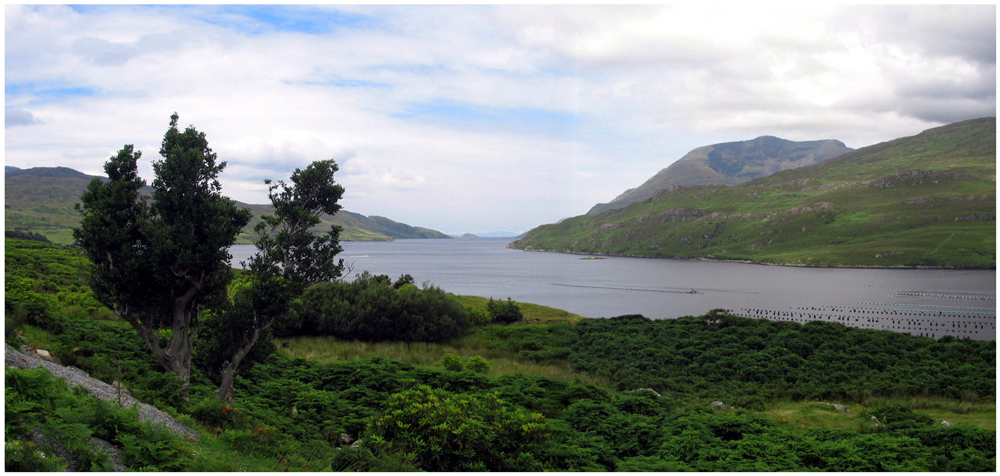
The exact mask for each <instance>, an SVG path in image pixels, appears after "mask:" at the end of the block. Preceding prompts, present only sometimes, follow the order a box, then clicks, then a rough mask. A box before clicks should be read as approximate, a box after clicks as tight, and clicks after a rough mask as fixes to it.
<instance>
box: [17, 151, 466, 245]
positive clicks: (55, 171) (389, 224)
mask: <svg viewBox="0 0 1000 476" xmlns="http://www.w3.org/2000/svg"><path fill="white" fill-rule="evenodd" d="M4 172H5V173H4V176H5V177H4V178H5V184H6V185H5V190H4V229H5V230H21V231H30V232H36V233H39V234H42V235H44V236H45V237H46V238H48V239H49V240H52V241H53V242H55V243H62V244H69V243H72V242H73V236H72V230H71V228H73V227H75V226H77V225H78V224H79V223H80V215H79V214H78V213H77V212H76V210H74V209H73V205H74V204H76V203H78V202H79V201H80V196H81V195H83V192H84V190H86V188H87V185H88V184H89V183H90V181H91V180H92V179H93V178H94V176H91V175H87V174H84V173H82V172H78V171H76V170H73V169H70V168H67V167H33V168H30V169H19V168H17V167H11V166H5V168H4ZM143 192H144V193H147V194H148V193H151V192H152V188H150V187H145V188H144V189H143ZM237 204H238V205H239V206H240V207H244V208H249V209H250V210H251V211H252V212H253V214H254V218H253V219H252V220H251V221H250V224H249V225H247V227H246V228H244V229H243V231H242V232H241V233H240V236H239V239H238V242H239V243H250V242H252V241H253V234H252V232H253V227H254V225H256V224H257V222H259V221H260V218H259V217H260V216H261V215H267V214H269V213H271V212H272V210H273V209H272V208H271V205H253V204H246V203H241V202H237ZM320 219H321V220H322V221H321V223H320V224H319V225H318V226H317V227H316V228H314V230H316V231H327V230H329V229H330V226H331V225H332V224H334V223H336V224H339V225H340V226H342V227H343V228H344V229H343V231H342V232H341V233H340V238H341V239H342V240H344V241H390V240H394V239H403V238H450V237H449V236H448V235H445V234H444V233H441V232H439V231H436V230H431V229H427V228H421V227H413V226H410V225H407V224H404V223H399V222H395V221H392V220H390V219H388V218H385V217H379V216H371V217H366V216H364V215H361V214H358V213H353V212H349V211H347V210H341V211H340V212H338V213H337V214H336V215H334V216H332V217H331V216H329V215H322V216H321V217H320Z"/></svg>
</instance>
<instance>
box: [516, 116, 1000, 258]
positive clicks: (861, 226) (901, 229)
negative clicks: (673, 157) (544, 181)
mask: <svg viewBox="0 0 1000 476" xmlns="http://www.w3.org/2000/svg"><path fill="white" fill-rule="evenodd" d="M995 210H996V118H993V117H989V118H981V119H974V120H970V121H964V122H959V123H955V124H951V125H948V126H943V127H939V128H935V129H930V130H927V131H924V132H922V133H920V134H918V135H916V136H912V137H906V138H901V139H896V140H893V141H889V142H885V143H881V144H876V145H873V146H870V147H865V148H862V149H858V150H856V151H853V152H849V153H846V154H843V155H841V156H838V157H836V158H832V159H829V160H826V161H825V162H822V163H820V164H816V165H812V166H808V167H802V168H798V169H794V170H786V171H782V172H778V173H775V174H773V175H769V176H766V177H763V178H759V179H756V180H753V181H750V182H746V183H743V184H739V185H735V186H726V185H702V186H672V187H669V188H667V189H660V190H658V191H656V192H655V193H654V194H653V195H652V196H651V197H650V198H648V199H646V200H643V201H641V202H636V203H633V204H631V205H629V206H627V207H625V208H622V209H618V210H608V211H605V212H602V213H600V214H598V215H583V216H578V217H574V218H570V219H566V220H563V221H562V222H560V223H557V224H552V225H544V226H540V227H538V228H535V229H533V230H531V231H529V232H528V233H527V234H526V235H525V237H524V238H523V239H521V240H518V241H516V242H514V243H512V244H511V246H512V247H514V248H520V249H525V250H539V251H560V252H569V253H591V254H611V255H628V256H648V257H672V258H708V259H724V260H740V261H750V262H757V263H776V264H793V265H812V266H911V267H912V266H948V267H981V268H995V267H996V224H995V213H996V212H995Z"/></svg>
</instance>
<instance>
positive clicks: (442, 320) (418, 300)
mask: <svg viewBox="0 0 1000 476" xmlns="http://www.w3.org/2000/svg"><path fill="white" fill-rule="evenodd" d="M404 278H405V275H404V277H402V278H400V280H399V281H397V282H396V283H397V284H399V285H400V286H399V289H396V288H395V287H394V285H393V284H392V283H391V282H390V281H389V279H388V278H387V277H385V276H372V275H371V274H369V273H367V272H365V273H362V274H361V275H360V276H358V278H357V279H355V280H354V282H351V283H338V282H332V283H323V284H318V285H315V286H312V287H310V288H309V289H307V290H306V292H305V293H304V294H303V295H302V299H301V304H296V306H295V308H296V309H295V313H296V315H297V317H296V318H297V319H300V320H301V329H302V332H304V333H306V334H313V335H331V336H335V337H337V338H340V339H357V340H363V341H368V342H378V341H405V342H443V341H446V340H449V339H452V338H455V337H458V336H461V335H463V334H464V333H465V332H466V331H468V329H469V328H470V327H471V323H470V321H469V314H468V312H467V311H466V310H465V308H464V307H463V306H462V305H461V304H459V303H458V301H457V300H455V298H454V297H452V296H450V295H449V294H448V293H446V292H444V291H442V290H441V288H438V287H435V286H426V285H425V286H424V287H423V288H418V287H416V286H414V285H413V284H410V283H407V282H406V279H404Z"/></svg>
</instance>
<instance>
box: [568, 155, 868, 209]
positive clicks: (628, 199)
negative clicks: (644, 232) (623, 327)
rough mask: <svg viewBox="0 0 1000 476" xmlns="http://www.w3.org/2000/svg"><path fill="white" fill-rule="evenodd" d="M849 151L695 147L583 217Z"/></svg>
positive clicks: (808, 163) (820, 160) (821, 160)
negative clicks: (675, 191) (668, 192)
mask: <svg viewBox="0 0 1000 476" xmlns="http://www.w3.org/2000/svg"><path fill="white" fill-rule="evenodd" d="M852 150H854V149H851V148H850V147H847V146H845V145H844V143H843V142H840V141H838V140H816V141H806V142H793V141H790V140H785V139H779V138H777V137H772V136H762V137H758V138H756V139H753V140H748V141H741V142H726V143H722V144H715V145H709V146H705V147H699V148H697V149H694V150H692V151H691V152H688V153H687V154H686V155H685V156H684V157H681V158H680V160H678V161H676V162H674V163H673V164H670V166H669V167H667V168H665V169H663V170H660V171H659V172H658V173H657V174H656V175H654V176H653V177H652V178H650V179H649V180H647V181H646V182H645V183H643V184H642V185H640V186H638V187H636V188H630V189H628V190H626V191H625V192H624V193H622V194H621V195H619V196H618V197H617V198H615V199H614V200H612V201H610V202H608V203H599V204H597V205H594V207H593V208H591V209H590V211H588V212H587V214H588V215H596V214H598V213H601V212H604V211H607V210H615V209H619V208H622V207H625V206H627V205H629V204H630V203H635V202H639V201H642V200H647V199H649V198H650V197H652V196H653V194H655V193H656V192H657V191H659V190H664V189H669V188H670V187H673V186H677V187H689V186H693V185H710V184H724V185H733V184H737V183H743V182H747V181H750V180H753V179H755V178H760V177H763V176H766V175H770V174H773V173H775V172H780V171H782V170H789V169H795V168H799V167H805V166H807V165H813V164H818V163H820V162H823V161H826V160H829V159H832V158H834V157H837V156H839V155H842V154H844V153H847V152H850V151H852Z"/></svg>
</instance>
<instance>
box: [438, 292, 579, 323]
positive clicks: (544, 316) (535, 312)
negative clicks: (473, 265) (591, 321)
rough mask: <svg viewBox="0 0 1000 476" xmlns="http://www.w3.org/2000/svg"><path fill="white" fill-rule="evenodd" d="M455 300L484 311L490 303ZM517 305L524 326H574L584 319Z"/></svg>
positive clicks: (469, 298)
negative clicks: (558, 323) (566, 324)
mask: <svg viewBox="0 0 1000 476" xmlns="http://www.w3.org/2000/svg"><path fill="white" fill-rule="evenodd" d="M455 298H456V299H458V302H459V303H461V304H462V305H463V306H467V307H471V308H475V309H482V310H484V311H485V310H486V303H488V302H489V301H490V300H489V299H488V298H484V297H479V296H455ZM518 305H519V306H520V307H521V314H523V315H524V324H551V323H555V322H569V323H570V324H576V323H577V322H580V319H586V318H585V317H583V316H580V315H577V314H573V313H570V312H568V311H564V310H562V309H556V308H553V307H547V306H542V305H538V304H531V303H526V302H521V303H518Z"/></svg>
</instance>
